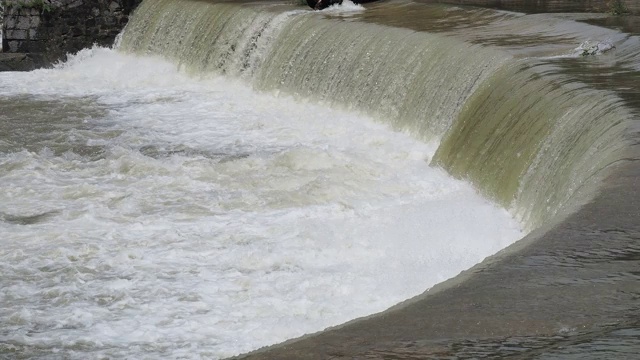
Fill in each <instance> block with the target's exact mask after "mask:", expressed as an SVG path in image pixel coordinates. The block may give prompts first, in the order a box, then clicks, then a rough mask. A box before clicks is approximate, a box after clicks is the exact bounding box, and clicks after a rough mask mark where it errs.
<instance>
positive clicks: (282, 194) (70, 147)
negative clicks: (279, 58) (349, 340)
mask: <svg viewBox="0 0 640 360" xmlns="http://www.w3.org/2000/svg"><path fill="white" fill-rule="evenodd" d="M0 108H1V109H2V112H1V113H0V130H1V131H0V188H2V191H1V192H0V204H1V208H0V233H1V234H2V239H1V241H2V246H1V247H0V273H2V277H1V278H0V298H1V299H2V303H3V306H2V308H1V309H0V319H2V321H0V357H15V358H27V357H47V358H65V359H66V358H72V359H87V358H102V357H117V358H142V357H143V358H158V359H159V358H177V357H180V358H202V357H206V358H219V357H224V356H230V355H234V354H238V353H240V352H246V351H249V350H252V349H256V348H258V347H260V346H264V345H268V344H273V343H276V342H280V341H283V340H285V339H288V338H291V337H295V336H299V335H302V334H304V333H308V332H314V331H318V330H322V329H324V328H325V327H327V326H331V325H336V324H339V323H342V322H344V321H347V320H349V319H353V318H355V317H359V316H364V315H367V314H371V313H374V312H378V311H382V310H384V309H386V308H387V307H389V306H391V305H394V304H395V303H397V302H398V301H401V300H403V299H407V298H409V297H412V296H414V295H417V294H419V293H421V292H423V291H424V290H425V289H426V288H428V287H430V286H432V285H433V284H435V283H438V282H440V281H442V280H445V279H447V278H450V277H452V276H454V275H456V274H457V273H459V272H460V271H461V270H463V269H466V268H468V267H470V266H471V265H473V264H475V263H477V262H479V261H480V260H482V259H483V258H484V257H486V256H488V255H490V254H492V253H495V252H496V251H498V250H499V249H501V248H504V247H505V246H507V245H508V244H510V243H512V242H514V241H516V240H517V239H519V238H520V237H522V236H523V233H522V231H521V230H520V226H519V225H518V224H517V223H516V222H515V221H514V220H513V219H512V218H511V217H510V216H509V214H508V213H507V212H506V211H505V210H503V209H501V208H498V207H496V206H495V205H493V204H491V203H490V202H489V201H487V200H485V199H483V198H481V197H480V196H479V195H478V194H477V193H476V191H475V190H474V189H473V188H472V187H471V186H470V185H468V184H467V183H464V182H462V181H459V180H454V179H451V178H450V177H449V176H448V175H447V174H446V173H445V172H444V171H442V170H440V169H437V168H432V167H429V166H428V160H429V159H430V158H431V156H432V155H433V154H434V151H435V148H436V146H437V144H433V143H432V144H425V143H422V142H419V141H416V140H414V139H412V138H411V137H409V136H408V135H405V134H403V133H398V132H393V131H391V130H390V129H389V128H388V127H387V126H384V125H380V124H377V123H374V122H373V121H372V120H371V119H368V118H366V117H364V116H362V115H358V114H355V113H349V112H344V111H338V110H333V109H331V108H327V107H324V106H322V105H318V104H311V103H305V102H304V101H301V100H297V101H294V100H292V99H289V98H287V97H285V96H280V97H278V98H276V97H273V96H271V95H267V94H259V93H256V92H255V91H253V90H251V89H250V88H249V87H247V86H246V85H244V84H242V83H238V82H236V81H233V80H230V79H228V78H221V77H202V78H195V77H189V76H187V75H185V74H183V73H181V72H180V71H178V70H177V69H176V65H173V64H171V63H168V62H165V61H163V60H160V59H157V58H151V57H136V56H132V55H124V54H121V53H118V52H117V51H114V50H110V49H102V48H95V49H91V50H86V51H83V52H81V53H80V54H79V55H77V56H75V57H73V58H71V59H70V61H69V62H68V63H67V64H65V65H62V66H59V67H58V68H56V69H53V70H39V71H35V72H31V73H2V74H0Z"/></svg>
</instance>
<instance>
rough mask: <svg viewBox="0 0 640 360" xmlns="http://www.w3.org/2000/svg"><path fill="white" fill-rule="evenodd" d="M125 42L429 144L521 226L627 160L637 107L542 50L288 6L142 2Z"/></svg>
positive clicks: (541, 219) (561, 210)
mask: <svg viewBox="0 0 640 360" xmlns="http://www.w3.org/2000/svg"><path fill="white" fill-rule="evenodd" d="M121 50H122V51H126V52H132V53H138V54H153V55H159V56H162V57H165V58H167V59H170V60H172V61H174V62H175V63H176V64H178V65H179V66H180V67H182V68H183V69H185V71H187V72H189V73H191V74H194V75H197V76H208V75H209V74H214V75H220V74H223V75H227V76H231V77H237V78H241V79H243V80H244V81H247V82H248V83H250V84H252V85H253V86H254V87H255V88H256V89H258V90H261V91H268V92H283V93H285V94H289V95H292V96H295V97H298V98H300V99H308V100H309V101H314V102H321V103H324V104H327V105H329V106H334V107H339V108H347V109H351V110H355V111H359V112H363V113H365V114H367V115H369V116H372V117H373V118H375V119H377V120H379V121H381V122H385V123H388V124H390V126H392V127H393V128H394V129H397V130H399V131H405V132H409V133H411V134H412V135H413V136H415V137H417V138H419V139H423V140H425V141H438V142H440V147H439V148H438V151H437V153H436V155H435V157H434V159H431V163H432V164H433V165H436V166H441V167H442V168H444V169H446V170H447V171H448V172H450V173H451V174H452V175H454V176H456V177H459V178H464V179H467V180H469V181H471V182H472V183H473V184H475V185H476V187H477V188H478V190H479V191H480V192H482V193H483V194H484V195H486V196H488V197H489V198H491V199H493V200H494V201H496V202H498V203H500V204H501V205H503V206H505V207H507V208H509V209H510V210H511V211H512V212H513V213H514V214H516V215H517V216H518V217H519V218H520V219H521V220H522V221H523V222H524V223H525V224H526V225H527V226H528V227H529V228H535V227H537V226H539V225H541V224H543V223H545V222H547V221H549V220H550V219H553V218H557V217H558V216H559V215H562V214H567V213H568V212H569V211H571V209H574V208H575V207H576V206H578V205H580V204H582V203H584V202H585V201H587V200H588V199H589V198H590V197H591V196H593V194H594V192H595V190H596V189H597V187H598V184H599V182H600V180H601V179H602V178H604V177H605V176H606V175H607V174H608V171H609V169H610V168H611V165H613V164H616V163H617V162H618V161H620V160H621V159H624V157H625V151H626V149H627V146H626V144H627V140H626V139H625V134H626V133H628V127H629V124H630V123H631V121H632V120H633V117H634V115H633V113H632V111H630V110H629V109H627V108H626V107H625V105H624V103H623V101H622V100H621V99H620V98H619V97H618V95H616V94H615V93H613V92H611V91H608V90H604V89H603V90H598V89H594V88H592V87H588V86H586V85H585V84H583V83H581V82H579V81H575V80H573V79H571V78H569V77H567V76H566V75H562V74H558V73H556V72H553V71H549V69H550V67H553V66H555V65H554V63H553V61H551V60H548V59H527V58H525V59H522V58H516V57H514V56H513V55H511V54H509V53H507V52H505V51H502V50H499V49H497V48H492V47H487V46H483V45H479V44H475V43H469V42H466V41H463V40H460V39H458V38H453V37H450V36H447V35H443V34H438V33H428V32H423V31H414V30H410V29H406V28H396V27H389V26H384V25H379V24H374V23H367V22H360V21H351V20H350V19H349V18H348V17H340V16H323V15H320V14H318V13H314V12H311V11H307V10H302V9H301V8H298V9H295V8H292V7H291V6H286V5H273V4H271V5H262V6H259V5H255V4H253V5H249V4H243V3H240V4H237V3H236V4H232V3H226V2H221V3H211V2H202V1H179V0H156V1H145V2H143V3H142V5H141V6H140V8H139V9H138V10H137V12H136V13H135V15H134V16H133V18H132V20H131V22H130V23H129V25H128V26H127V28H126V30H125V33H124V36H123V42H122V46H121Z"/></svg>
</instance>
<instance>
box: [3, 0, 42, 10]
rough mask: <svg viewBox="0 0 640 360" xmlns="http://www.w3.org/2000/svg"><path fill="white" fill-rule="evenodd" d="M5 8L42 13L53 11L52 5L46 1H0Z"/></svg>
mask: <svg viewBox="0 0 640 360" xmlns="http://www.w3.org/2000/svg"><path fill="white" fill-rule="evenodd" d="M0 5H1V7H3V8H15V9H17V10H20V9H38V10H40V12H41V13H45V12H49V11H51V4H50V3H49V2H48V1H46V0H0Z"/></svg>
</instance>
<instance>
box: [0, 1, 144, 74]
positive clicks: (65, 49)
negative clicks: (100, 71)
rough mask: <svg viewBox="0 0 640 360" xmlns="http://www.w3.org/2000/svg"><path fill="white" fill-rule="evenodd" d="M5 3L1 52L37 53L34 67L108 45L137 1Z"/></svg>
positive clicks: (124, 22) (124, 23)
mask: <svg viewBox="0 0 640 360" xmlns="http://www.w3.org/2000/svg"><path fill="white" fill-rule="evenodd" d="M0 1H3V2H4V3H5V13H4V26H3V27H4V36H3V39H2V44H3V46H2V47H3V49H4V51H5V52H11V53H28V54H37V56H35V57H34V58H35V59H36V63H39V64H36V66H44V65H48V64H51V63H54V62H56V61H59V60H64V59H65V57H66V55H67V54H69V53H76V52H78V51H79V50H81V49H83V48H86V47H91V46H92V45H93V44H97V45H101V46H109V45H111V44H112V43H113V41H114V39H115V37H116V35H117V34H118V33H119V32H120V31H121V30H122V28H123V27H124V26H125V25H126V23H127V21H128V18H129V14H130V13H131V11H132V10H133V9H134V8H135V7H136V6H137V5H138V4H139V3H140V2H141V0H0Z"/></svg>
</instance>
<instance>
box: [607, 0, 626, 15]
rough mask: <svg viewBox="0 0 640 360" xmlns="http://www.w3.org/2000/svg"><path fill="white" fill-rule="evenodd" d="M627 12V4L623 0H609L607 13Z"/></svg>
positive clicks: (621, 13) (618, 13)
mask: <svg viewBox="0 0 640 360" xmlns="http://www.w3.org/2000/svg"><path fill="white" fill-rule="evenodd" d="M628 12H629V9H627V6H626V5H625V4H624V1H623V0H611V1H609V13H611V15H623V14H626V13H628Z"/></svg>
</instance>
